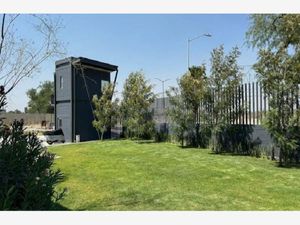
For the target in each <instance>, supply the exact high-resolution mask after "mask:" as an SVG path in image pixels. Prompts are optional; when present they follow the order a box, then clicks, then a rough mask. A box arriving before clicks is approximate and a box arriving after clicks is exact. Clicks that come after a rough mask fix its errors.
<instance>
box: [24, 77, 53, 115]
mask: <svg viewBox="0 0 300 225" xmlns="http://www.w3.org/2000/svg"><path fill="white" fill-rule="evenodd" d="M26 94H27V96H28V98H29V102H28V107H27V112H29V113H53V110H54V108H53V106H52V105H51V97H52V96H53V94H54V83H53V82H52V81H45V82H43V83H42V84H40V85H39V86H38V88H31V89H29V90H28V91H27V93H26Z"/></svg>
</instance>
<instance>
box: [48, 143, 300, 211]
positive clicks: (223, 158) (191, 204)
mask: <svg viewBox="0 0 300 225" xmlns="http://www.w3.org/2000/svg"><path fill="white" fill-rule="evenodd" d="M50 151H51V152H54V153H56V154H57V156H59V157H58V158H57V159H56V164H55V167H56V168H60V169H61V170H62V171H63V172H64V174H65V176H66V179H65V181H64V182H63V183H61V184H60V185H59V188H63V187H66V188H68V194H67V195H66V197H65V199H64V200H63V201H61V205H62V206H64V207H66V208H68V209H70V210H300V176H299V175H300V170H299V169H297V168H289V169H285V168H278V167H276V166H275V163H274V162H272V161H269V160H267V159H257V158H253V157H247V156H231V155H216V154H212V153H211V151H210V150H207V149H193V148H184V149H182V148H180V147H178V146H176V145H174V144H170V143H136V142H133V141H124V140H122V141H104V142H100V141H99V142H89V143H79V144H70V145H61V146H53V147H50Z"/></svg>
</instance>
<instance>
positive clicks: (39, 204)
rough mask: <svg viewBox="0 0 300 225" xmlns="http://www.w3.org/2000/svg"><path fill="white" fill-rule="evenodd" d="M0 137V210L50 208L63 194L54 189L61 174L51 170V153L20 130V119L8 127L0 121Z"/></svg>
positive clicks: (36, 140) (32, 135)
mask: <svg viewBox="0 0 300 225" xmlns="http://www.w3.org/2000/svg"><path fill="white" fill-rule="evenodd" d="M0 139H1V143H0V209H1V210H50V209H54V206H55V203H56V202H57V201H59V200H60V199H61V198H62V197H63V196H64V193H65V190H63V191H62V192H57V191H55V185H57V184H58V183H59V182H61V181H62V180H63V174H62V172H61V171H60V170H56V171H54V170H52V169H51V166H52V165H53V162H54V154H51V153H49V152H48V151H47V150H46V148H44V147H42V146H41V143H40V141H39V140H38V138H37V136H36V135H35V134H33V133H28V134H25V133H24V129H23V122H22V121H14V122H13V124H12V125H11V127H10V128H9V127H7V126H5V125H4V124H3V122H2V121H1V122H0Z"/></svg>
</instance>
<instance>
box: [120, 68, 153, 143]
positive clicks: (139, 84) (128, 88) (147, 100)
mask: <svg viewBox="0 0 300 225" xmlns="http://www.w3.org/2000/svg"><path fill="white" fill-rule="evenodd" d="M152 88H153V87H152V85H150V84H148V82H147V81H146V80H145V76H144V74H143V73H142V72H134V73H130V74H129V76H128V78H127V79H126V81H125V84H124V88H123V92H122V96H123V99H122V102H121V119H122V123H123V126H124V127H125V128H126V133H125V135H126V137H129V138H138V139H141V138H143V139H144V138H146V139H150V138H152V137H153V134H154V122H153V119H152V114H153V113H152V112H150V111H149V107H150V105H151V104H152V103H153V102H154V98H155V95H154V93H153V91H152Z"/></svg>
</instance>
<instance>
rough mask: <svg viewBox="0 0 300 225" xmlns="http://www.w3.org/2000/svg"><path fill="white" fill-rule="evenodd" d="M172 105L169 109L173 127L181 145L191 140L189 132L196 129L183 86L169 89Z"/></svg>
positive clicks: (168, 112) (168, 93) (168, 94)
mask: <svg viewBox="0 0 300 225" xmlns="http://www.w3.org/2000/svg"><path fill="white" fill-rule="evenodd" d="M167 96H168V98H169V102H170V105H171V107H169V108H168V109H167V115H168V118H169V121H170V125H171V129H172V131H173V132H174V134H175V135H176V137H177V139H178V141H179V142H180V143H181V147H183V146H184V141H189V140H187V139H188V136H189V135H188V134H189V133H190V132H191V131H193V130H194V129H195V120H194V115H193V111H192V110H191V108H190V107H188V103H187V101H186V98H184V97H183V94H182V93H181V88H176V87H171V88H170V89H169V90H168V91H167Z"/></svg>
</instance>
